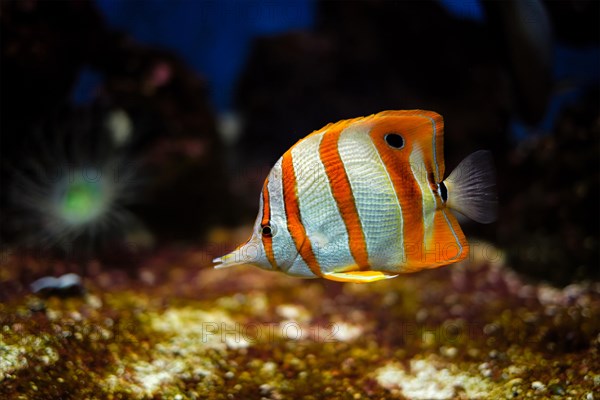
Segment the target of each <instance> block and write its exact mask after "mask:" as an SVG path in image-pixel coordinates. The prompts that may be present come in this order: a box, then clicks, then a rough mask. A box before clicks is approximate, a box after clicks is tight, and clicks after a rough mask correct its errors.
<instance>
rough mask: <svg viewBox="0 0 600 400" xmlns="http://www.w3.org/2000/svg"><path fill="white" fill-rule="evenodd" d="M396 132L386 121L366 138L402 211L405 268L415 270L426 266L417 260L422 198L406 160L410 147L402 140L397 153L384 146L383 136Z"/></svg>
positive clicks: (421, 232)
mask: <svg viewBox="0 0 600 400" xmlns="http://www.w3.org/2000/svg"><path fill="white" fill-rule="evenodd" d="M397 129H398V124H397V123H395V121H394V118H393V117H388V118H387V120H384V121H379V123H378V124H376V125H374V126H373V128H372V130H371V133H370V136H371V138H372V140H373V143H374V144H375V147H376V148H377V151H378V152H379V156H380V157H381V160H382V161H383V164H384V166H385V169H386V170H387V172H388V174H389V176H390V178H391V180H392V184H393V185H394V190H395V191H396V195H397V196H398V201H399V202H400V208H401V209H402V218H403V221H404V224H403V232H402V235H403V238H404V255H405V261H406V264H407V265H410V266H411V267H413V266H415V267H416V266H419V265H420V264H421V265H425V264H426V263H425V262H423V261H424V260H422V257H421V254H422V249H423V245H424V243H423V240H424V237H425V236H424V232H425V229H424V223H423V194H422V193H421V188H420V187H419V184H418V182H417V181H416V180H415V177H414V175H413V173H412V170H411V166H410V161H409V160H410V158H409V157H410V153H411V152H412V143H411V142H410V141H409V140H406V144H405V146H404V148H402V149H400V150H397V149H393V148H390V147H389V146H388V145H387V143H386V142H385V139H384V136H385V135H386V134H387V133H390V132H395V131H397ZM425 167H426V168H427V169H428V170H429V169H430V166H429V165H425Z"/></svg>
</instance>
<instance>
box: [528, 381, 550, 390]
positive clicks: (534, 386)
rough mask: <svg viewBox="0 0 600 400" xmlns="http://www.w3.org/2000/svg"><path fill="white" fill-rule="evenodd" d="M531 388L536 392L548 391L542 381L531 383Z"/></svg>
mask: <svg viewBox="0 0 600 400" xmlns="http://www.w3.org/2000/svg"><path fill="white" fill-rule="evenodd" d="M531 388H532V389H535V390H540V391H541V390H544V389H546V385H544V384H543V383H542V382H540V381H535V382H532V383H531Z"/></svg>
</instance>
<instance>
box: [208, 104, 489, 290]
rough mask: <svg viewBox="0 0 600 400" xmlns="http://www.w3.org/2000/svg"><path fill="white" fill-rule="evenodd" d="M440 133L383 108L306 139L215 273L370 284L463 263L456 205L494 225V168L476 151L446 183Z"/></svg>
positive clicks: (267, 186) (433, 125) (428, 117)
mask: <svg viewBox="0 0 600 400" xmlns="http://www.w3.org/2000/svg"><path fill="white" fill-rule="evenodd" d="M443 129H444V123H443V119H442V117H441V116H440V115H439V114H437V113H435V112H432V111H423V110H408V111H383V112H380V113H378V114H374V115H371V116H368V117H360V118H355V119H350V120H344V121H340V122H337V123H334V124H329V125H327V126H325V127H323V128H322V129H319V130H317V131H315V132H313V133H311V134H310V135H308V136H306V137H305V138H303V139H301V140H300V141H298V142H297V143H296V144H295V145H294V146H292V147H291V148H290V149H289V150H288V151H287V152H286V153H285V154H284V155H283V156H282V157H281V158H280V159H279V160H278V161H277V162H276V163H275V166H274V167H273V168H272V170H271V171H270V173H269V175H268V177H267V179H266V180H265V183H264V185H263V189H262V192H261V196H260V205H259V213H258V216H257V219H256V222H255V225H254V230H253V233H252V236H251V237H250V239H249V240H248V241H247V242H246V243H244V244H242V245H241V246H239V247H238V248H237V249H236V250H234V251H233V252H232V253H230V254H227V255H225V256H223V257H221V258H218V259H215V260H214V261H215V262H217V263H219V265H217V266H216V267H217V268H220V267H228V266H233V265H238V264H252V265H255V266H258V267H261V268H264V269H268V270H274V271H281V272H285V273H287V274H288V275H292V276H297V277H303V278H316V277H324V278H327V279H331V280H337V281H346V282H372V281H376V280H380V279H385V278H390V277H394V276H396V275H398V274H399V273H406V272H414V271H418V270H421V269H425V268H434V267H438V266H442V265H446V264H450V263H454V262H457V261H460V260H462V259H464V258H465V257H467V256H468V254H469V245H468V242H467V240H466V238H465V236H464V234H463V232H462V230H461V228H460V226H459V224H458V222H457V220H456V217H455V216H454V215H453V214H452V213H451V212H450V208H454V209H455V210H457V211H459V212H462V213H464V214H466V215H467V216H470V217H471V218H473V219H475V220H478V221H480V222H490V221H491V220H493V218H494V214H495V212H494V207H495V194H494V191H493V189H494V182H493V170H492V164H491V159H490V156H489V153H488V152H482V151H480V152H476V153H474V154H473V155H471V156H470V157H468V158H467V159H466V160H465V161H463V163H461V165H459V167H458V168H457V169H456V170H455V171H454V172H453V173H452V174H451V175H450V176H449V177H448V179H446V181H443V177H444V154H443ZM461 166H464V168H461ZM453 198H455V199H456V201H453V200H452V199H453Z"/></svg>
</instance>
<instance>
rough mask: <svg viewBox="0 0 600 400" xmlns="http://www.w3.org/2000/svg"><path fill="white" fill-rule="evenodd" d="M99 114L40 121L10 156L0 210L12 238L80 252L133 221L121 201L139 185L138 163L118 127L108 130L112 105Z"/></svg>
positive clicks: (119, 236) (115, 238) (120, 234)
mask: <svg viewBox="0 0 600 400" xmlns="http://www.w3.org/2000/svg"><path fill="white" fill-rule="evenodd" d="M95 118H96V117H95V116H94V118H93V119H95ZM103 119H104V120H103V123H100V124H98V121H90V120H88V121H85V118H84V121H80V120H79V118H76V119H75V122H74V123H71V121H70V123H68V124H67V126H66V127H64V126H61V127H59V128H52V129H40V130H39V131H37V132H35V133H33V134H32V137H29V140H28V141H27V143H32V142H33V143H35V144H34V145H33V146H32V145H29V146H28V147H29V148H28V149H27V151H23V152H22V153H21V154H26V157H25V158H24V159H22V160H12V162H11V164H13V165H10V166H9V167H8V168H9V174H8V175H9V177H10V186H9V197H8V207H9V209H10V210H11V212H10V216H9V217H7V218H8V220H9V221H8V222H9V226H10V228H11V229H10V230H11V231H12V232H13V233H14V235H15V237H16V239H17V242H18V243H19V244H21V245H24V246H25V247H27V248H34V249H40V250H48V249H55V248H59V249H62V250H66V251H69V252H70V251H74V252H80V251H81V250H83V251H84V252H86V251H91V250H97V249H99V246H103V245H106V244H108V243H115V242H119V241H122V240H124V239H125V236H126V235H127V233H128V232H130V231H131V229H132V228H133V227H135V226H137V224H138V223H137V221H136V219H135V218H134V216H133V215H132V214H131V213H130V212H129V211H128V210H127V208H126V206H127V205H129V204H131V203H132V202H133V201H134V200H135V198H136V193H139V192H138V191H139V188H140V183H141V180H140V179H139V174H138V173H137V171H138V166H137V163H135V162H134V161H133V160H131V159H130V157H129V156H128V155H127V151H126V150H125V147H126V146H125V145H124V142H123V139H122V136H123V133H122V132H119V135H115V132H114V130H115V126H114V124H113V123H112V121H113V119H114V112H113V113H108V114H106V115H105V116H104V117H103ZM82 122H83V123H82ZM116 137H119V138H120V139H119V140H115V138H116ZM15 161H16V165H15Z"/></svg>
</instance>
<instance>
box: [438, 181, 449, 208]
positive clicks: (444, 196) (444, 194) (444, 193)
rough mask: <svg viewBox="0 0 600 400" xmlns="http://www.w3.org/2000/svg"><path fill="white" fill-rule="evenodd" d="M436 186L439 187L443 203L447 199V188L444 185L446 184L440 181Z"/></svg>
mask: <svg viewBox="0 0 600 400" xmlns="http://www.w3.org/2000/svg"><path fill="white" fill-rule="evenodd" d="M438 188H439V193H440V197H441V198H442V201H443V202H444V203H445V202H446V200H448V188H447V187H446V185H444V182H440V184H439V185H438Z"/></svg>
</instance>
